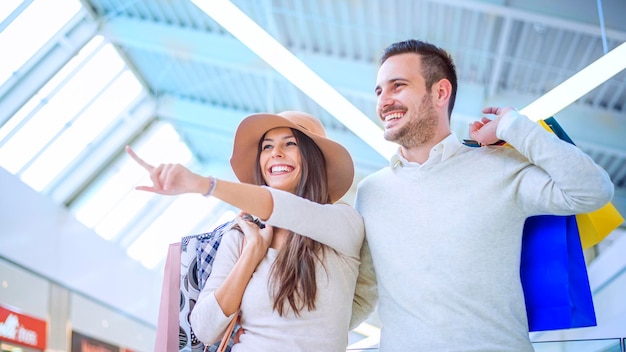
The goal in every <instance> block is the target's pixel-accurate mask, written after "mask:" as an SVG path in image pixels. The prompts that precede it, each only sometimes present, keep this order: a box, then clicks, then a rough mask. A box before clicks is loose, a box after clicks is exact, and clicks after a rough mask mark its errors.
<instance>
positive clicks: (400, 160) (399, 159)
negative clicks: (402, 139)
mask: <svg viewBox="0 0 626 352" xmlns="http://www.w3.org/2000/svg"><path fill="white" fill-rule="evenodd" d="M459 148H461V142H459V140H458V139H457V138H456V134H455V133H454V132H451V133H450V134H449V135H448V136H447V137H446V138H444V139H443V140H442V141H441V142H439V143H437V144H436V145H435V146H433V148H432V149H431V150H430V154H429V156H428V160H426V162H425V163H424V164H427V163H434V162H437V160H440V161H444V160H446V159H448V158H450V157H451V156H452V155H453V154H454V153H455V152H456V151H457V150H459ZM409 164H417V163H413V162H410V161H408V160H406V159H405V158H404V156H402V153H401V151H400V147H398V150H397V151H396V153H395V154H394V155H393V156H392V157H391V160H390V162H389V165H390V166H391V168H392V169H395V168H397V167H399V166H406V165H409Z"/></svg>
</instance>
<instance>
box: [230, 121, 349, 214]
mask: <svg viewBox="0 0 626 352" xmlns="http://www.w3.org/2000/svg"><path fill="white" fill-rule="evenodd" d="M277 127H289V128H293V129H296V130H298V131H300V132H302V133H304V134H305V135H307V136H308V137H309V138H311V139H312V140H313V142H315V144H317V146H318V147H319V148H320V150H321V151H322V153H323V154H324V158H325V159H326V177H327V179H328V190H329V194H330V198H331V200H332V201H333V202H335V201H337V200H339V199H340V198H341V197H343V195H344V194H346V192H348V190H349V189H350V187H351V186H352V182H353V179H354V163H353V162H352V157H351V156H350V153H348V150H346V148H344V147H343V146H342V145H341V144H339V143H337V142H334V141H332V140H330V139H328V138H326V132H325V131H324V127H323V126H322V123H321V122H320V120H318V119H317V118H316V117H315V116H313V115H310V114H307V113H304V112H300V111H283V112H281V113H278V114H252V115H249V116H247V117H246V118H244V119H243V120H242V121H241V123H240V124H239V127H237V131H236V132H235V141H234V144H233V155H232V156H231V158H230V165H231V166H232V168H233V171H234V172H235V175H236V176H237V178H238V179H239V181H241V182H244V183H254V168H255V165H256V157H257V153H258V144H259V141H260V140H261V137H263V135H264V134H265V133H266V132H267V131H269V130H271V129H273V128H277Z"/></svg>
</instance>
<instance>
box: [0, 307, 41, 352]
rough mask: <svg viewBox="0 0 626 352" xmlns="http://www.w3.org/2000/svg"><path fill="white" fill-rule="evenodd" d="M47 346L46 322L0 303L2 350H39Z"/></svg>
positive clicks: (25, 351)
mask: <svg viewBox="0 0 626 352" xmlns="http://www.w3.org/2000/svg"><path fill="white" fill-rule="evenodd" d="M45 348H46V322H45V321H44V320H40V319H37V318H34V317H31V316H28V315H25V314H22V313H20V312H19V311H18V310H17V309H16V308H13V307H9V306H6V305H0V350H1V351H2V352H14V351H20V352H37V351H43V350H44V349H45Z"/></svg>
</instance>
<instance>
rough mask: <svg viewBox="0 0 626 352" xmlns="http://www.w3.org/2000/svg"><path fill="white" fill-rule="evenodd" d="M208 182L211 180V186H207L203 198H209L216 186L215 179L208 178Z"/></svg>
mask: <svg viewBox="0 0 626 352" xmlns="http://www.w3.org/2000/svg"><path fill="white" fill-rule="evenodd" d="M209 180H211V185H210V186H209V190H208V191H207V192H206V193H204V194H203V196H205V197H209V196H210V195H211V194H213V191H214V190H215V186H216V185H217V179H216V178H215V177H213V176H209Z"/></svg>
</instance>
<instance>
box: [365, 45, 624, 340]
mask: <svg viewBox="0 0 626 352" xmlns="http://www.w3.org/2000/svg"><path fill="white" fill-rule="evenodd" d="M456 90H457V79H456V73H455V67H454V64H453V61H452V59H451V57H450V56H449V55H448V54H447V53H446V52H445V51H443V50H442V49H440V48H437V47H435V46H433V45H431V44H429V43H425V42H421V41H417V40H408V41H405V42H399V43H395V44H392V45H391V46H389V47H388V48H387V49H386V50H385V52H384V53H383V55H382V58H381V65H380V68H379V71H378V76H377V82H376V89H375V91H376V95H377V97H378V104H377V113H378V116H379V118H380V119H381V120H382V123H383V125H384V130H385V132H384V136H385V139H387V140H389V141H392V142H395V143H397V144H399V149H398V152H397V153H396V155H395V156H393V158H392V159H391V162H390V166H389V167H386V168H384V169H382V170H379V171H378V172H375V173H374V174H372V175H370V176H368V177H367V178H365V179H364V180H363V181H362V182H361V183H360V184H359V187H358V190H357V196H356V200H355V206H356V208H357V210H359V212H360V213H361V215H363V217H364V219H365V228H366V243H365V245H364V250H363V257H362V264H361V269H360V270H361V274H360V275H361V276H360V280H359V283H358V287H357V292H356V297H355V306H354V317H353V319H354V320H359V319H361V318H362V317H363V314H364V312H365V311H368V310H369V309H370V307H371V306H372V305H373V302H375V297H372V296H373V294H372V291H371V287H372V285H373V284H375V283H376V279H377V281H378V282H377V283H378V286H377V288H378V291H377V293H378V297H379V305H378V313H379V316H380V320H381V323H382V331H381V341H380V351H382V352H388V351H429V352H430V351H480V352H488V351H498V352H503V351H515V352H520V351H533V348H532V346H531V343H530V339H529V336H528V323H527V319H526V311H525V305H524V295H523V291H522V286H521V282H520V274H519V273H520V271H519V269H520V255H521V254H520V253H521V238H522V230H523V226H524V221H525V219H526V218H527V217H529V216H533V215H539V214H557V215H566V214H576V213H586V212H590V211H593V210H595V209H598V208H600V207H601V206H603V205H604V204H606V203H607V202H609V201H610V200H611V199H612V197H613V185H612V183H611V181H610V179H609V176H608V175H607V173H606V172H605V171H604V170H602V168H600V167H599V166H598V165H596V164H595V163H594V162H593V161H592V159H591V158H589V157H588V156H587V155H585V154H584V153H582V152H581V151H580V150H579V149H578V148H576V147H575V146H573V145H571V144H568V143H566V142H563V141H561V140H559V139H558V138H557V137H556V136H555V135H553V134H551V133H549V132H547V131H545V130H544V129H543V128H542V127H541V126H540V125H539V124H537V123H535V122H532V121H530V120H529V119H528V118H526V117H524V116H521V115H520V114H519V113H518V112H517V111H516V110H515V109H513V108H510V107H506V108H498V107H488V108H485V109H483V113H484V114H487V115H495V116H494V117H493V120H490V119H488V118H486V117H484V118H482V120H481V121H476V122H474V123H472V124H470V137H471V138H473V139H474V140H476V141H478V142H479V143H481V144H482V145H490V144H493V143H495V142H497V141H499V140H505V141H506V142H508V144H509V145H510V146H511V147H508V146H485V147H480V148H473V147H468V146H464V145H462V144H460V143H459V141H458V139H457V136H456V135H455V134H454V133H452V132H451V131H450V115H451V112H452V109H453V106H454V100H455V95H456ZM368 245H369V250H370V251H371V258H370V257H369V255H368ZM372 262H373V266H372ZM374 273H375V274H376V276H374ZM368 289H370V291H368ZM374 295H375V292H374Z"/></svg>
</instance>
